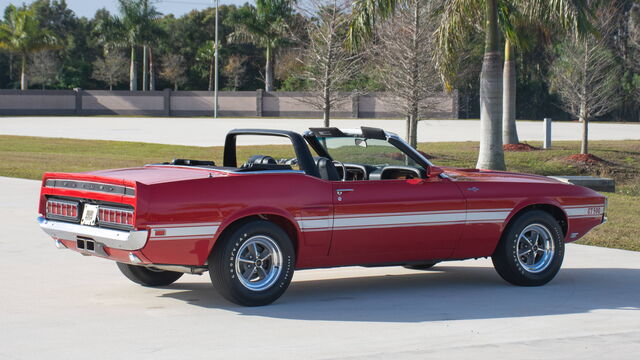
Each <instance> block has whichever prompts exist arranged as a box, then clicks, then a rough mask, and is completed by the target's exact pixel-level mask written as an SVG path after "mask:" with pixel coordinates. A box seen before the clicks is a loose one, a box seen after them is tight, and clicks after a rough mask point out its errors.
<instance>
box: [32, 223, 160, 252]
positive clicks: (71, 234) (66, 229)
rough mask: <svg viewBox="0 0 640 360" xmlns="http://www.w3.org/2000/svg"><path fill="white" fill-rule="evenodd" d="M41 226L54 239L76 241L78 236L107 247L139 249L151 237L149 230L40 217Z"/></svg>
mask: <svg viewBox="0 0 640 360" xmlns="http://www.w3.org/2000/svg"><path fill="white" fill-rule="evenodd" d="M38 224H39V225H40V228H42V230H43V231H44V232H46V233H47V234H49V235H50V236H51V237H53V238H54V239H61V240H71V241H76V239H77V237H78V236H81V237H87V238H91V239H92V240H94V241H95V242H98V243H100V244H102V245H104V246H106V247H109V248H113V249H120V250H139V249H142V248H143V247H144V245H145V244H146V243H147V238H148V237H149V232H148V231H147V230H137V231H121V230H111V229H104V228H98V227H93V226H86V225H79V224H71V223H67V222H63V221H55V220H49V219H46V218H44V217H42V216H39V217H38Z"/></svg>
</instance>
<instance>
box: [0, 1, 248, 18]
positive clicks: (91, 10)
mask: <svg viewBox="0 0 640 360" xmlns="http://www.w3.org/2000/svg"><path fill="white" fill-rule="evenodd" d="M211 1H212V0H157V1H156V4H155V5H156V8H157V9H158V11H160V12H161V13H162V14H174V15H176V17H178V16H180V15H184V14H186V13H188V12H189V11H191V10H193V9H204V8H207V7H210V6H211ZM213 1H215V0H213ZM32 2H33V1H32V0H0V11H2V12H3V11H4V9H5V8H6V7H7V5H9V4H14V5H22V4H23V3H26V4H30V3H32ZM219 2H220V5H232V4H235V5H242V4H244V3H245V2H249V3H253V0H219ZM67 6H68V7H69V8H70V9H71V10H73V11H74V12H75V13H76V15H77V16H85V17H88V18H91V17H93V15H94V14H95V13H96V10H98V9H100V8H103V7H106V8H107V10H109V11H110V12H112V13H114V12H117V11H118V1H117V0H100V1H96V0H67Z"/></svg>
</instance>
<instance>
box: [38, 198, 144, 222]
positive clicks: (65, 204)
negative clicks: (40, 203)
mask: <svg viewBox="0 0 640 360" xmlns="http://www.w3.org/2000/svg"><path fill="white" fill-rule="evenodd" d="M89 206H91V208H92V209H96V208H97V209H96V210H95V211H96V212H97V214H96V215H87V214H85V213H86V211H85V210H86V208H88V207H89ZM45 211H46V217H47V219H52V220H61V221H66V222H73V223H82V224H83V225H87V226H98V227H105V228H115V229H121V230H131V229H133V227H134V226H133V225H134V223H135V211H134V209H133V208H132V207H131V206H127V205H124V204H123V205H122V206H120V204H114V203H106V202H102V201H97V200H89V199H78V200H75V199H74V198H53V197H52V198H48V199H47V201H46V205H45ZM86 216H88V217H93V219H94V220H93V221H85V220H83V221H80V220H81V219H83V217H86Z"/></svg>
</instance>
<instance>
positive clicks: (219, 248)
mask: <svg viewBox="0 0 640 360" xmlns="http://www.w3.org/2000/svg"><path fill="white" fill-rule="evenodd" d="M294 265H295V252H294V248H293V245H292V244H291V240H290V239H289V236H287V233H286V232H284V231H283V230H282V229H281V228H280V227H279V226H277V225H275V224H273V223H271V222H268V221H264V220H257V221H252V222H249V223H246V224H244V225H241V226H240V227H238V228H237V229H235V230H232V231H230V232H229V233H227V234H225V235H224V236H223V237H222V238H220V239H218V243H217V244H216V246H215V248H214V250H213V252H212V253H211V256H210V257H209V275H210V276H211V282H212V283H213V285H214V287H215V288H216V290H217V291H218V292H219V293H220V295H222V296H223V297H224V298H225V299H227V300H229V301H231V302H233V303H236V304H239V305H245V306H261V305H267V304H270V303H272V302H274V301H275V300H276V299H278V298H279V297H280V296H281V295H282V294H283V293H284V292H285V290H286V289H287V287H288V286H289V283H290V282H291V277H292V276H293V270H294Z"/></svg>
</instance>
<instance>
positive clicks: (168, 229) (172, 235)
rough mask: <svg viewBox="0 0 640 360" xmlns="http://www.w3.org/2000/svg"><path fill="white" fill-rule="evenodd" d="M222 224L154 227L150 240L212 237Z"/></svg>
mask: <svg viewBox="0 0 640 360" xmlns="http://www.w3.org/2000/svg"><path fill="white" fill-rule="evenodd" d="M219 227H220V223H192V224H167V225H152V226H150V228H151V234H150V236H149V239H150V240H183V239H198V238H206V237H212V236H213V235H215V233H216V232H217V231H218V228H219Z"/></svg>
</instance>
